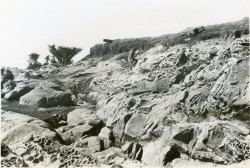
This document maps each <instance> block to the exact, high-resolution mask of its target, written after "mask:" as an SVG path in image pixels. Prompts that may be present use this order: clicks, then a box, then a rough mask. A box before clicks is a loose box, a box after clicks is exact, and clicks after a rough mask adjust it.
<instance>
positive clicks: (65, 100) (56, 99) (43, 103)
mask: <svg viewBox="0 0 250 168" xmlns="http://www.w3.org/2000/svg"><path fill="white" fill-rule="evenodd" d="M19 104H22V105H28V106H36V107H54V106H58V105H61V106H70V105H72V104H73V102H72V100H71V95H70V94H69V93H65V92H63V91H57V90H55V89H52V88H49V87H48V88H46V89H45V88H40V87H36V88H35V89H33V90H32V91H30V92H29V93H28V94H26V95H24V96H22V97H21V98H20V101H19Z"/></svg>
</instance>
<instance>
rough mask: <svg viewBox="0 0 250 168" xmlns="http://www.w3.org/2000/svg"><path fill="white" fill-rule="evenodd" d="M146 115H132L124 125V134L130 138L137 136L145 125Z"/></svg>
mask: <svg viewBox="0 0 250 168" xmlns="http://www.w3.org/2000/svg"><path fill="white" fill-rule="evenodd" d="M146 120H147V115H144V114H136V115H133V116H132V117H131V118H130V120H129V121H128V123H127V124H126V127H125V134H126V135H127V136H129V137H132V138H139V137H140V136H141V133H142V130H143V128H144V127H145V124H146Z"/></svg>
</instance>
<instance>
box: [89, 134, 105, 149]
mask: <svg viewBox="0 0 250 168" xmlns="http://www.w3.org/2000/svg"><path fill="white" fill-rule="evenodd" d="M88 148H90V149H91V150H93V151H97V152H99V151H102V150H104V142H103V140H102V139H101V138H100V137H90V138H88Z"/></svg>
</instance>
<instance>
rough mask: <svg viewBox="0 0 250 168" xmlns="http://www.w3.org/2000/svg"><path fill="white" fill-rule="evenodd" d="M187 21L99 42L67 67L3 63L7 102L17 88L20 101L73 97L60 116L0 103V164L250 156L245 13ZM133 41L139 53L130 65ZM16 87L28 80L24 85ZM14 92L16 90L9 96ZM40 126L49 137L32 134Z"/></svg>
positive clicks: (163, 162)
mask: <svg viewBox="0 0 250 168" xmlns="http://www.w3.org/2000/svg"><path fill="white" fill-rule="evenodd" d="M193 30H195V28H193V29H186V30H184V31H183V32H180V33H177V34H171V35H164V36H160V37H155V38H141V39H124V40H113V41H112V42H110V43H105V44H98V45H96V46H94V47H92V48H91V50H90V55H88V56H86V57H85V58H84V59H83V60H82V61H80V62H78V63H77V64H74V65H72V66H70V67H67V68H64V69H63V68H60V67H59V68H58V67H53V71H50V67H49V66H46V67H42V68H41V69H42V71H40V72H36V73H34V72H29V71H27V72H26V71H23V72H21V71H17V70H13V69H10V70H9V71H7V70H3V71H1V72H3V73H2V74H5V75H3V77H2V83H1V85H2V86H4V87H2V91H4V95H3V96H5V98H6V99H8V100H9V101H11V100H19V97H20V100H19V103H20V104H25V105H29V106H38V107H53V106H58V105H60V106H72V105H78V106H77V107H76V109H75V110H73V111H71V112H69V113H68V114H67V116H60V115H58V116H51V117H50V118H48V119H46V120H45V121H47V122H49V123H53V124H46V123H45V122H43V121H41V120H38V119H34V118H32V117H28V116H20V115H21V114H16V113H13V112H2V113H3V115H2V116H4V117H3V119H2V121H4V122H3V124H2V129H3V130H4V132H5V131H6V130H7V127H8V128H9V127H10V129H9V130H8V131H7V132H8V133H5V134H7V135H6V136H5V137H7V138H3V139H2V142H3V143H2V144H3V146H2V147H1V148H2V150H1V152H2V153H3V156H4V157H3V158H4V159H3V160H2V163H3V164H4V165H5V166H6V167H8V166H9V165H15V166H18V165H23V166H24V165H28V166H31V167H32V166H37V165H40V166H49V165H53V166H57V167H59V166H61V167H67V166H70V165H71V166H76V167H77V166H79V167H81V166H83V165H84V166H87V165H88V166H99V165H101V166H103V165H109V166H110V167H111V166H112V167H131V165H132V166H135V167H139V166H148V167H156V166H166V167H170V166H172V167H175V165H178V164H180V163H182V162H185V161H190V162H192V161H194V160H198V161H199V162H201V163H205V162H210V163H213V164H216V165H218V164H221V165H229V164H235V163H237V164H238V163H240V162H245V161H246V160H247V161H249V157H250V153H249V149H250V132H249V131H250V125H249V118H250V115H249V114H250V113H249V112H250V86H249V79H250V72H249V67H250V61H249V50H250V49H249V20H248V18H245V19H243V20H241V21H238V22H234V23H226V24H221V25H212V26H204V30H205V31H199V32H198V33H197V32H196V30H195V31H193ZM194 32H196V33H195V35H194V34H193V33H194ZM132 48H138V49H139V53H140V54H138V56H137V58H136V59H138V62H137V64H136V65H135V66H134V67H133V69H132V70H130V68H129V63H128V60H127V56H128V52H129V51H130V50H131V49H132ZM50 66H52V65H50ZM51 69H52V68H51ZM11 71H12V75H11ZM55 72H56V73H55ZM57 72H58V73H57ZM55 79H57V80H55ZM11 82H12V83H13V85H17V86H16V88H15V89H14V86H13V87H9V86H11ZM22 82H23V83H25V85H22V84H23V83H22ZM21 86H27V87H29V88H31V89H32V88H34V89H33V90H31V91H29V92H28V93H26V92H25V93H24V92H21V89H20V88H21ZM13 89H14V90H13ZM16 92H18V93H20V92H21V93H23V95H22V94H18V95H17V96H13V97H15V99H12V98H9V97H11V96H9V95H13V94H14V93H16ZM8 116H11V117H8ZM13 118H14V119H13ZM17 118H21V120H20V121H18V124H17V123H16V122H17V120H16V119H17ZM13 123H16V124H17V126H14V125H16V124H14V125H11V124H13ZM3 130H2V131H3ZM18 130H22V132H24V133H23V134H22V135H23V137H26V138H25V139H26V140H23V141H20V142H16V141H14V139H12V137H17V138H19V137H20V136H21V134H18V133H17V131H18ZM27 130H29V131H27ZM44 131H46V132H47V134H48V136H46V138H45V137H43V136H44V135H43V136H42V135H39V134H40V133H41V132H44ZM19 135H20V136H19ZM52 135H53V136H52ZM33 136H36V137H39V138H38V139H39V140H34V139H36V138H34V137H33ZM8 137H10V138H8ZM31 137H33V138H31ZM27 138H28V139H27ZM44 138H45V139H46V140H45V139H44ZM19 139H20V138H19ZM45 141H46V142H45ZM47 142H48V143H47ZM44 143H46V144H49V145H47V146H46V145H44ZM72 148H74V150H73V149H72ZM19 149H20V150H19ZM21 149H22V150H21ZM36 153H39V154H36ZM7 154H8V155H7ZM33 154H34V156H33ZM9 155H10V156H9ZM8 156H9V157H8ZM13 158H14V159H13ZM15 158H18V159H19V160H18V159H17V160H16V159H15Z"/></svg>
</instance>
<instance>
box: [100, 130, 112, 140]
mask: <svg viewBox="0 0 250 168" xmlns="http://www.w3.org/2000/svg"><path fill="white" fill-rule="evenodd" d="M98 136H99V137H103V138H106V139H109V140H111V141H113V142H114V135H113V132H112V130H111V129H110V128H108V127H104V128H102V129H101V132H100V133H99V135H98Z"/></svg>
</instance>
